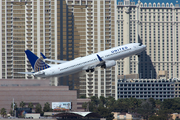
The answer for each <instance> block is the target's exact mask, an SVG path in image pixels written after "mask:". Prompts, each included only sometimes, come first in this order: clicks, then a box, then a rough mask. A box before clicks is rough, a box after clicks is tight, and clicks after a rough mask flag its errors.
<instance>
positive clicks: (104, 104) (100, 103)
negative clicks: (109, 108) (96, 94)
mask: <svg viewBox="0 0 180 120" xmlns="http://www.w3.org/2000/svg"><path fill="white" fill-rule="evenodd" d="M106 103H107V99H106V98H105V97H104V96H100V98H99V105H100V106H103V107H106Z"/></svg>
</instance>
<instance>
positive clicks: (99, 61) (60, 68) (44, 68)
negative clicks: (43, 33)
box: [19, 43, 146, 77]
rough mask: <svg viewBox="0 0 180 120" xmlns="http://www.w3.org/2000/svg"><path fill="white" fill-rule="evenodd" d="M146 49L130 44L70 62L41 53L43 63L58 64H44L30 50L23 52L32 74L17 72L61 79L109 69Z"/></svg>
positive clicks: (139, 45) (142, 46)
mask: <svg viewBox="0 0 180 120" xmlns="http://www.w3.org/2000/svg"><path fill="white" fill-rule="evenodd" d="M145 49H146V45H142V43H130V44H126V45H122V46H118V47H114V48H111V49H108V50H105V51H101V52H98V53H94V54H91V55H88V56H85V57H78V58H76V59H74V60H71V61H63V60H52V59H47V57H46V56H44V55H43V54H42V53H41V55H42V57H43V59H44V60H45V61H50V62H57V63H60V64H52V65H51V64H46V63H45V62H44V61H43V60H41V59H40V58H38V57H37V56H36V55H35V54H34V53H32V52H31V51H30V50H25V53H26V56H27V58H28V59H29V61H30V63H31V66H32V68H33V69H34V72H19V73H20V74H29V75H33V76H35V77H63V76H67V75H70V74H74V73H77V72H80V71H83V70H85V71H86V72H93V71H94V69H95V68H96V67H101V68H104V69H106V68H111V67H113V66H115V65H116V60H119V59H123V58H125V57H129V56H132V55H139V54H140V53H141V52H142V51H144V50H145Z"/></svg>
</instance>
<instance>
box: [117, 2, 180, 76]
mask: <svg viewBox="0 0 180 120" xmlns="http://www.w3.org/2000/svg"><path fill="white" fill-rule="evenodd" d="M179 11H180V6H179V4H176V5H173V4H172V3H161V4H160V3H141V2H140V1H139V2H138V4H137V5H135V2H131V1H130V0H124V2H118V5H117V14H118V18H117V23H118V26H117V27H118V45H122V44H125V43H131V42H142V43H143V44H145V45H147V49H146V51H145V52H142V54H141V57H140V58H139V60H138V58H137V57H136V56H132V57H130V58H126V59H124V60H120V61H119V63H118V65H119V69H118V73H119V74H120V75H127V74H138V73H139V78H143V79H147V78H148V79H152V78H154V79H156V78H158V74H159V71H167V73H166V76H167V79H171V78H179V77H180V63H179V53H180V49H179V44H180V41H179V37H180V34H179V33H178V31H179V29H180V19H179V15H180V12H179Z"/></svg>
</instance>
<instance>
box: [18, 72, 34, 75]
mask: <svg viewBox="0 0 180 120" xmlns="http://www.w3.org/2000/svg"><path fill="white" fill-rule="evenodd" d="M18 73H19V74H28V75H33V74H34V73H33V72H18Z"/></svg>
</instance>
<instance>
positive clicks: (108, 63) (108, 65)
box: [101, 60, 116, 68]
mask: <svg viewBox="0 0 180 120" xmlns="http://www.w3.org/2000/svg"><path fill="white" fill-rule="evenodd" d="M115 65H116V61H114V60H110V61H106V62H105V64H104V65H102V66H101V68H110V67H113V66H115Z"/></svg>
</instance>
